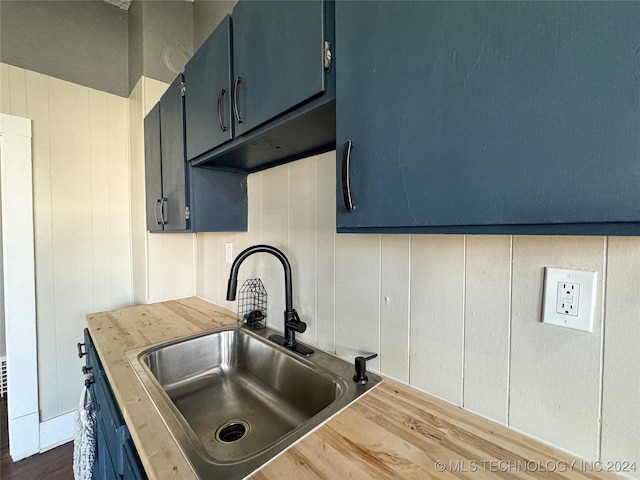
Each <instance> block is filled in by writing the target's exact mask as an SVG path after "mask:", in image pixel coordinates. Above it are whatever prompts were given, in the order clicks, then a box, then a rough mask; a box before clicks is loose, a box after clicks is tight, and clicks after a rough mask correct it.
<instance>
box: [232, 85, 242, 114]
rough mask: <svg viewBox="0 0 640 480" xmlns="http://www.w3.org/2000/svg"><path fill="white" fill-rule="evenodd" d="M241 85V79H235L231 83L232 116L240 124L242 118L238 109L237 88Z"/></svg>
mask: <svg viewBox="0 0 640 480" xmlns="http://www.w3.org/2000/svg"><path fill="white" fill-rule="evenodd" d="M241 83H242V77H236V81H235V82H233V115H234V116H235V117H236V122H238V123H242V117H241V116H240V111H239V109H238V86H239V85H240V84H241Z"/></svg>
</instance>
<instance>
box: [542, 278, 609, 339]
mask: <svg viewBox="0 0 640 480" xmlns="http://www.w3.org/2000/svg"><path fill="white" fill-rule="evenodd" d="M597 281H598V279H597V272H588V271H585V270H568V269H563V268H551V267H546V268H545V269H544V294H543V297H542V298H543V299H542V322H543V323H549V324H551V325H558V326H560V327H567V328H573V329H576V330H584V331H585V332H593V318H594V314H595V307H596V295H595V294H596V285H597Z"/></svg>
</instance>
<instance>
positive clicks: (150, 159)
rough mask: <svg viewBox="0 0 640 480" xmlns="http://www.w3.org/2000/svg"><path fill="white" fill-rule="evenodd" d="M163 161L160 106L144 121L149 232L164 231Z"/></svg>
mask: <svg viewBox="0 0 640 480" xmlns="http://www.w3.org/2000/svg"><path fill="white" fill-rule="evenodd" d="M161 165H162V159H161V158H160V104H156V106H155V107H153V108H152V109H151V111H150V112H149V113H148V114H147V116H146V117H145V119H144V178H145V187H146V188H145V197H146V206H147V230H149V231H150V232H157V231H161V230H162V221H161V218H160V206H161V205H160V203H161V201H162V171H161V168H162V167H161Z"/></svg>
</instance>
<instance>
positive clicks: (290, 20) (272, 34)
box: [232, 0, 325, 136]
mask: <svg viewBox="0 0 640 480" xmlns="http://www.w3.org/2000/svg"><path fill="white" fill-rule="evenodd" d="M232 22H233V29H232V30H233V73H234V86H233V96H234V100H235V101H234V107H235V110H236V111H237V114H238V115H237V118H236V126H235V134H236V136H238V135H242V134H244V133H245V132H248V131H250V130H252V129H253V128H255V127H258V126H259V125H261V124H263V123H265V122H267V121H268V120H270V119H272V118H273V117H275V116H277V115H280V114H282V113H284V112H286V111H288V110H290V109H292V108H293V107H295V106H296V105H298V104H300V103H302V102H304V101H306V100H308V99H310V98H312V97H314V96H316V95H319V94H321V93H322V92H323V91H324V88H325V86H324V62H323V46H324V9H323V2H322V0H305V1H273V2H272V1H269V2H264V1H249V0H240V2H238V4H237V5H236V6H235V8H234V10H233V14H232Z"/></svg>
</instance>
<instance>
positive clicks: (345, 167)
mask: <svg viewBox="0 0 640 480" xmlns="http://www.w3.org/2000/svg"><path fill="white" fill-rule="evenodd" d="M352 149H353V142H352V141H351V140H347V141H346V142H345V143H344V147H343V148H342V199H343V200H344V208H346V209H347V212H351V211H352V210H353V209H355V208H356V206H355V205H354V204H353V201H352V200H351V150H352Z"/></svg>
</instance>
